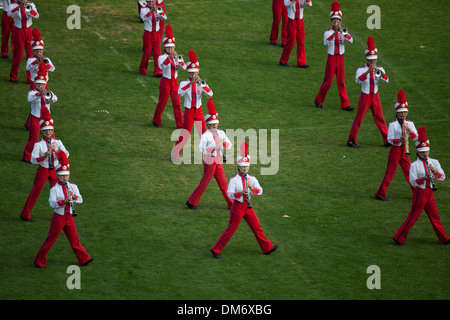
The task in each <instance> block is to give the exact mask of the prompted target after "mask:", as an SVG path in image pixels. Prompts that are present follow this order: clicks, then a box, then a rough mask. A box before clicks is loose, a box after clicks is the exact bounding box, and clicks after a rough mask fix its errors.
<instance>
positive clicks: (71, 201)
mask: <svg viewBox="0 0 450 320" xmlns="http://www.w3.org/2000/svg"><path fill="white" fill-rule="evenodd" d="M66 189H67V195H69V194H70V193H69V191H70V189H69V184H68V183H67V182H66ZM69 203H70V207H71V208H72V216H73V217H76V216H77V213H76V212H75V208H74V207H73V200H70V201H69Z"/></svg>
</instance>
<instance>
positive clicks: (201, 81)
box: [197, 78, 208, 88]
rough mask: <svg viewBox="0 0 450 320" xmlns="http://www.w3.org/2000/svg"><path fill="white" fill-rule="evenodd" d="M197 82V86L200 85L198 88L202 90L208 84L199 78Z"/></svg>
mask: <svg viewBox="0 0 450 320" xmlns="http://www.w3.org/2000/svg"><path fill="white" fill-rule="evenodd" d="M197 82H198V84H200V86H201V87H202V88H204V87H206V86H207V85H208V83H207V82H206V80H203V79H200V78H198V79H197Z"/></svg>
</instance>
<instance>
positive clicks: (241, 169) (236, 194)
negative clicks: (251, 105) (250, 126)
mask: <svg viewBox="0 0 450 320" xmlns="http://www.w3.org/2000/svg"><path fill="white" fill-rule="evenodd" d="M237 165H238V173H237V174H236V175H235V176H234V177H232V178H231V179H230V182H229V184H228V196H229V197H230V198H231V199H234V202H233V205H232V206H231V210H230V220H229V222H228V226H227V228H226V229H225V231H224V232H223V233H222V235H221V236H220V237H219V239H218V240H217V242H216V243H215V244H214V245H213V246H212V248H211V253H212V254H213V256H214V257H215V258H217V259H222V256H221V255H220V252H221V251H222V250H223V248H224V247H225V245H226V244H227V243H228V241H229V240H230V239H231V237H232V236H233V235H234V233H235V232H236V230H237V229H238V227H239V224H240V223H241V221H242V219H244V220H245V222H247V224H248V225H249V226H250V229H251V230H252V232H253V234H254V235H255V237H256V240H257V241H258V244H259V246H260V248H261V250H262V252H263V253H264V254H270V253H272V252H274V251H275V250H277V248H278V245H273V244H272V242H271V241H270V240H268V239H267V238H266V236H265V235H264V232H263V230H262V228H261V224H260V223H259V220H258V217H257V216H256V214H255V211H254V210H253V208H252V207H251V205H250V196H251V195H261V194H262V193H263V189H262V188H261V186H260V185H259V182H258V180H257V179H256V178H255V177H254V176H250V175H248V174H247V172H248V170H249V168H250V156H249V154H248V143H247V142H243V143H242V145H241V155H239V156H238V157H237Z"/></svg>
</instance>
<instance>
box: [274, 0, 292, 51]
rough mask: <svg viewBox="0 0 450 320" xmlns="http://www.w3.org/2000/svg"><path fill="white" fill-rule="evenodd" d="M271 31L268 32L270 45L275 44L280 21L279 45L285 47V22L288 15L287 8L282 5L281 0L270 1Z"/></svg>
mask: <svg viewBox="0 0 450 320" xmlns="http://www.w3.org/2000/svg"><path fill="white" fill-rule="evenodd" d="M272 16H273V22H272V29H271V30H270V43H277V41H278V33H279V31H278V30H279V28H280V21H281V45H285V44H286V42H287V22H288V19H289V18H288V14H287V7H286V6H285V5H284V1H283V0H272Z"/></svg>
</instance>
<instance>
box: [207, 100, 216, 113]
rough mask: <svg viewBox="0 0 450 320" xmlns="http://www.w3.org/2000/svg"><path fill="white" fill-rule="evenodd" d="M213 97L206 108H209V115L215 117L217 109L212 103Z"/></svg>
mask: <svg viewBox="0 0 450 320" xmlns="http://www.w3.org/2000/svg"><path fill="white" fill-rule="evenodd" d="M212 99H213V97H211V98H209V100H208V102H207V103H206V106H207V107H208V113H209V114H211V115H213V114H216V113H217V112H216V107H215V105H214V102H212Z"/></svg>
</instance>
